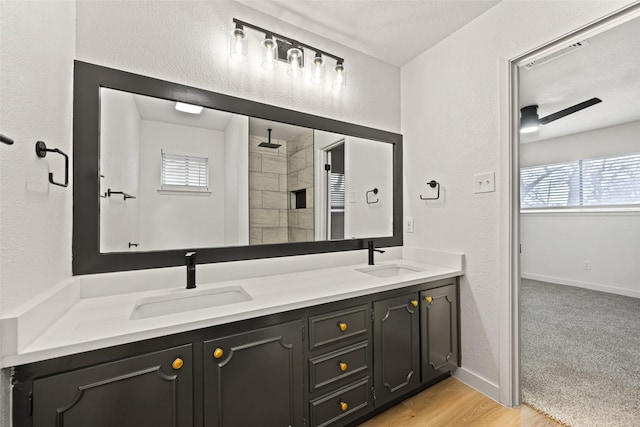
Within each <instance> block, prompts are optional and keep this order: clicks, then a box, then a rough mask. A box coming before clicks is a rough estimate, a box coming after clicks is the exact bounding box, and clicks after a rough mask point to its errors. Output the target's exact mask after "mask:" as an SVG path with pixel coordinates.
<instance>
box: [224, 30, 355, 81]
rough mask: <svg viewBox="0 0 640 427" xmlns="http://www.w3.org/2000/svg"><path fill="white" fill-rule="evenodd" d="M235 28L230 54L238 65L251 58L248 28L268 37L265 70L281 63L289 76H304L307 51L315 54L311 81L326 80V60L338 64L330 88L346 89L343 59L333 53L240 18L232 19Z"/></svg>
mask: <svg viewBox="0 0 640 427" xmlns="http://www.w3.org/2000/svg"><path fill="white" fill-rule="evenodd" d="M233 23H234V25H235V28H234V29H233V30H232V31H231V39H230V44H229V53H230V56H231V59H232V60H234V61H237V62H246V61H247V59H248V42H247V33H246V30H245V28H249V29H252V30H254V31H258V32H261V33H263V34H264V35H265V38H264V40H263V41H262V43H261V44H262V67H263V68H265V69H268V70H273V69H275V68H277V67H278V62H285V63H287V65H288V67H287V74H288V75H289V76H291V77H298V76H300V75H302V74H303V70H304V65H305V57H304V55H305V49H307V50H309V51H312V52H314V53H315V55H314V57H313V59H312V60H311V61H310V62H311V66H310V68H311V70H310V71H309V79H310V81H311V83H313V84H316V85H321V84H324V83H325V81H326V75H325V64H326V61H327V58H332V59H334V60H335V61H336V65H335V66H334V67H333V71H334V73H333V80H332V82H331V86H332V87H333V88H334V89H338V90H339V89H343V88H344V87H345V85H346V74H345V68H344V59H342V58H340V57H339V56H336V55H333V54H331V53H328V52H325V51H323V50H320V49H318V48H315V47H313V46H310V45H308V44H305V43H301V42H299V41H297V40H294V39H291V38H289V37H286V36H283V35H281V34H277V33H274V32H273V31H269V30H266V29H264V28H260V27H258V26H256V25H253V24H249V23H247V22H244V21H240V20H239V19H235V18H234V19H233Z"/></svg>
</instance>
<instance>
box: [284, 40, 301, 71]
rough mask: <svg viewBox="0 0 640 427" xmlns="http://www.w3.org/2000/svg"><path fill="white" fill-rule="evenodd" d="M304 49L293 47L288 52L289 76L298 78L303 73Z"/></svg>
mask: <svg viewBox="0 0 640 427" xmlns="http://www.w3.org/2000/svg"><path fill="white" fill-rule="evenodd" d="M302 61H303V57H302V49H299V48H297V47H292V48H291V49H289V50H288V51H287V62H288V63H289V71H287V74H289V75H290V76H293V77H297V76H299V75H300V74H301V73H302Z"/></svg>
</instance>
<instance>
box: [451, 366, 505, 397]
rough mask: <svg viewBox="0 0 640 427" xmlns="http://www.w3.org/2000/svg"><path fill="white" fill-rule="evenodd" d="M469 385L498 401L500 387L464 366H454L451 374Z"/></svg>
mask: <svg viewBox="0 0 640 427" xmlns="http://www.w3.org/2000/svg"><path fill="white" fill-rule="evenodd" d="M452 375H453V376H454V377H455V378H456V379H458V380H460V381H462V382H463V383H465V384H466V385H468V386H469V387H471V388H473V389H475V390H477V391H479V392H480V393H482V394H484V395H485V396H487V397H489V398H491V399H493V400H495V401H496V402H498V403H500V387H499V386H498V384H495V383H492V382H491V381H489V380H487V379H486V378H482V377H481V376H479V375H478V374H476V373H473V372H471V371H469V370H468V369H465V368H456V369H455V370H454V371H453V374H452Z"/></svg>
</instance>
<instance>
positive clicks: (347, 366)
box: [309, 341, 369, 393]
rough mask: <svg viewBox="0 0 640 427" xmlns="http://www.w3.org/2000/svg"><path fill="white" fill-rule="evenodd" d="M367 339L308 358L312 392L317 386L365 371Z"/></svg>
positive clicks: (366, 367)
mask: <svg viewBox="0 0 640 427" xmlns="http://www.w3.org/2000/svg"><path fill="white" fill-rule="evenodd" d="M368 348H369V341H364V342H361V343H358V344H355V345H352V346H350V347H346V348H343V349H340V350H338V351H334V352H332V353H328V354H323V355H322V356H318V357H314V358H313V359H310V360H309V387H310V391H311V392H312V393H313V392H314V391H316V390H318V389H319V388H322V387H325V386H327V385H330V384H333V383H335V382H336V381H340V380H342V379H345V378H349V377H352V376H354V375H356V374H359V373H362V372H365V371H366V370H367V369H368V368H369V366H368V357H367V354H368Z"/></svg>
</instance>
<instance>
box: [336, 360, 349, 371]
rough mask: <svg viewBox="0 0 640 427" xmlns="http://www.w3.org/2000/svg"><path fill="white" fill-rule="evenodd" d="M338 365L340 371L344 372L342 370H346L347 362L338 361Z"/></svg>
mask: <svg viewBox="0 0 640 427" xmlns="http://www.w3.org/2000/svg"><path fill="white" fill-rule="evenodd" d="M338 366H340V370H341V371H342V372H344V371H346V370H347V364H346V363H344V362H340V363H339V364H338Z"/></svg>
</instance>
